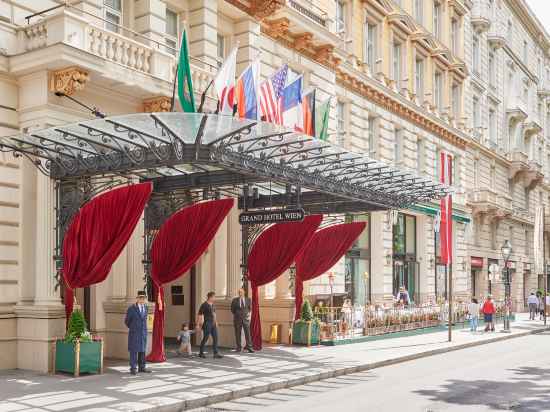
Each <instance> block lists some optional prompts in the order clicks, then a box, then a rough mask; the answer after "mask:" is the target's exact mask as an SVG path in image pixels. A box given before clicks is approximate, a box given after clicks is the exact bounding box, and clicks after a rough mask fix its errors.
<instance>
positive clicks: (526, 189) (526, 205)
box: [525, 187, 531, 212]
mask: <svg viewBox="0 0 550 412" xmlns="http://www.w3.org/2000/svg"><path fill="white" fill-rule="evenodd" d="M529 192H530V190H529V188H527V187H526V188H525V210H526V211H527V212H528V211H529V206H530V204H529V203H530V202H529V201H530V200H531V199H529Z"/></svg>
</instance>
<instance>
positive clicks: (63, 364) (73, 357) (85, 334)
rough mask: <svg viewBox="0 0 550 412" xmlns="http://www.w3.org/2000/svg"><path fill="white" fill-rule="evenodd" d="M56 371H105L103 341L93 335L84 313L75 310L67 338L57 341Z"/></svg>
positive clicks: (76, 374) (75, 373)
mask: <svg viewBox="0 0 550 412" xmlns="http://www.w3.org/2000/svg"><path fill="white" fill-rule="evenodd" d="M53 372H54V373H56V372H68V373H72V374H74V376H80V374H81V373H103V341H102V340H101V338H98V337H92V335H91V334H90V332H89V331H88V327H87V325H86V319H85V318H84V314H83V313H82V311H80V310H74V311H73V313H72V314H71V317H70V319H69V326H68V327H67V333H66V335H65V338H63V339H57V340H56V341H55V361H54V371H53Z"/></svg>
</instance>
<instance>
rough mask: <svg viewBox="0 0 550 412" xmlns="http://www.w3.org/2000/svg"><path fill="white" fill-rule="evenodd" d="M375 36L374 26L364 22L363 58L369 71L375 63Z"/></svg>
mask: <svg viewBox="0 0 550 412" xmlns="http://www.w3.org/2000/svg"><path fill="white" fill-rule="evenodd" d="M376 34H377V29H376V26H375V25H374V24H371V23H369V22H368V21H366V22H365V58H364V61H365V63H367V64H368V65H369V67H370V69H371V72H372V71H373V70H374V63H375V61H376Z"/></svg>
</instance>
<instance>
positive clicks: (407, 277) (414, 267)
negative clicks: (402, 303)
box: [393, 260, 420, 303]
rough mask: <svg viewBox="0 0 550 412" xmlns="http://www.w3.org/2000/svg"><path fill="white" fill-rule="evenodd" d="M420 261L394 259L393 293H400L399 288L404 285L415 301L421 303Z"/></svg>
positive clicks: (395, 294)
mask: <svg viewBox="0 0 550 412" xmlns="http://www.w3.org/2000/svg"><path fill="white" fill-rule="evenodd" d="M419 272H420V271H419V263H418V262H415V261H405V260H394V265H393V273H394V276H393V294H394V296H397V295H398V294H399V288H400V287H401V286H404V287H405V289H407V291H408V292H409V297H410V299H411V300H412V301H413V302H414V303H420V276H419Z"/></svg>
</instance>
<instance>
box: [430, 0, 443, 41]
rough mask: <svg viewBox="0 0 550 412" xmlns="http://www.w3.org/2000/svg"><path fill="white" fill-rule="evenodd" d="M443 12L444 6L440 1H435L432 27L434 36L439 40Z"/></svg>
mask: <svg viewBox="0 0 550 412" xmlns="http://www.w3.org/2000/svg"><path fill="white" fill-rule="evenodd" d="M442 10H443V6H442V5H441V3H440V2H439V1H438V0H434V3H433V10H432V18H433V20H432V26H433V34H434V36H435V37H436V38H437V39H438V40H441V20H442Z"/></svg>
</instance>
